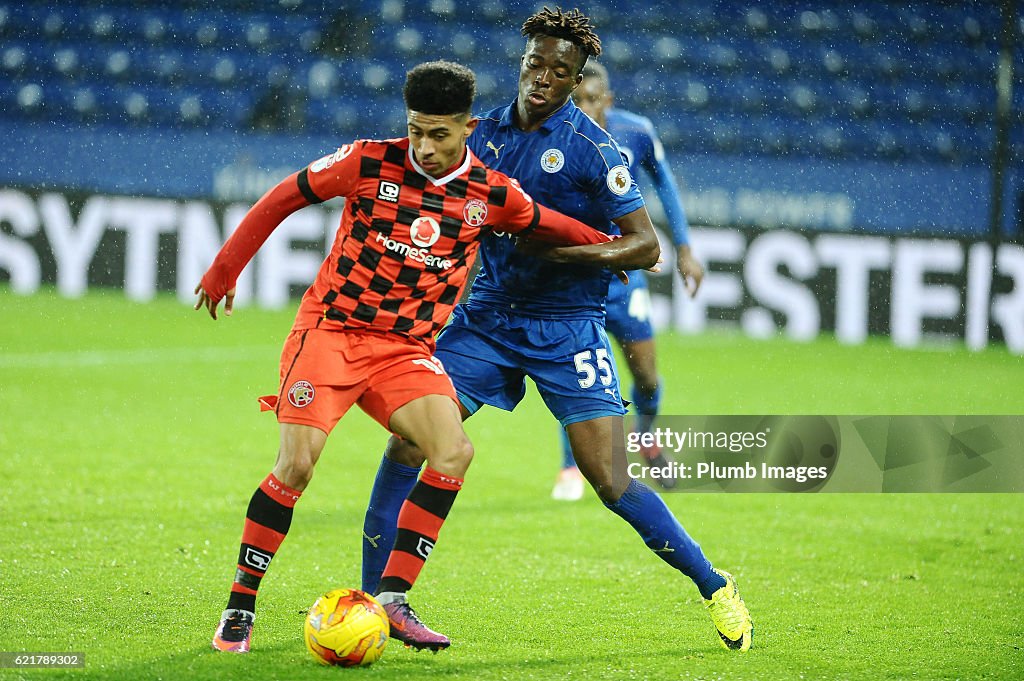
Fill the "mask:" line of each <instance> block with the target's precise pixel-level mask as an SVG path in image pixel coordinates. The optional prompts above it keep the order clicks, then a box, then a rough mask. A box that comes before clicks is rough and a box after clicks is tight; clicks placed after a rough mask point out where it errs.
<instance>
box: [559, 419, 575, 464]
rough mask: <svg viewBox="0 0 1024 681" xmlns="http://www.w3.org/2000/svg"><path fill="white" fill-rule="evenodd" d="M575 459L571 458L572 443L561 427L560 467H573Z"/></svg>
mask: <svg viewBox="0 0 1024 681" xmlns="http://www.w3.org/2000/svg"><path fill="white" fill-rule="evenodd" d="M575 467H576V459H574V458H572V445H570V444H569V434H568V433H566V432H565V428H562V468H575Z"/></svg>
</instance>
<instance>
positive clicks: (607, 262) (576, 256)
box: [538, 207, 661, 270]
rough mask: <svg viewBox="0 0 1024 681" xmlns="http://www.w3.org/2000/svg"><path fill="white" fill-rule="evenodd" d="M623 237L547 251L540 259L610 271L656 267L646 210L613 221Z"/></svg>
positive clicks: (655, 250)
mask: <svg viewBox="0 0 1024 681" xmlns="http://www.w3.org/2000/svg"><path fill="white" fill-rule="evenodd" d="M614 222H615V224H617V225H618V226H619V230H620V231H621V232H622V237H620V238H618V239H615V240H614V241H611V242H608V243H603V244H592V245H586V246H560V247H556V248H550V249H547V250H545V251H544V252H543V253H538V255H540V256H541V257H543V258H545V259H547V260H553V261H554V262H571V263H581V264H588V265H595V266H598V267H607V268H608V269H613V270H643V269H648V268H651V267H655V266H657V264H658V262H659V259H660V257H661V248H660V246H659V245H658V237H657V235H656V234H655V232H654V225H652V224H651V218H650V216H649V215H647V209H646V208H643V207H641V208H638V209H637V210H635V211H633V212H632V213H627V214H626V215H623V216H622V217H621V218H618V219H617V220H615V221H614Z"/></svg>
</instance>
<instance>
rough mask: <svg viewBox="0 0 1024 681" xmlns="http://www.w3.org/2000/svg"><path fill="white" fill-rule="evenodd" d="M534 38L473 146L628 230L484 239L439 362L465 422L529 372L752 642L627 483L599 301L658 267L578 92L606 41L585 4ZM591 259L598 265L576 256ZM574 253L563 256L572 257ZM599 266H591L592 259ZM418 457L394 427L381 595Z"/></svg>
mask: <svg viewBox="0 0 1024 681" xmlns="http://www.w3.org/2000/svg"><path fill="white" fill-rule="evenodd" d="M522 33H523V35H524V36H525V37H526V38H527V43H526V49H525V52H524V54H523V57H522V60H521V63H520V71H519V93H518V97H517V99H516V100H515V101H514V102H512V104H510V105H508V106H504V107H501V108H498V109H495V110H493V111H491V112H488V113H486V114H484V115H482V116H481V117H480V121H479V123H478V125H477V128H476V131H475V132H474V133H473V135H471V136H470V138H469V145H470V147H471V148H472V150H473V153H475V154H476V155H477V156H478V157H479V158H480V160H482V161H483V162H484V163H486V164H487V165H489V166H490V167H492V168H494V169H496V170H500V171H502V172H504V173H506V174H507V175H509V176H511V177H515V178H516V179H518V180H519V182H520V184H521V185H522V187H523V188H524V189H525V190H526V191H527V192H529V193H530V194H531V195H532V196H533V198H534V199H535V200H536V201H537V202H539V203H542V204H545V205H548V206H551V207H553V208H556V209H557V210H559V211H560V212H562V213H565V214H566V215H569V216H571V217H575V218H576V219H578V220H580V221H582V222H584V223H586V224H589V225H591V226H592V227H594V228H596V229H599V230H602V231H605V232H607V233H611V232H612V231H613V230H614V229H616V228H617V229H618V230H619V232H620V233H621V234H622V238H620V239H618V240H617V241H616V242H614V244H613V246H614V245H617V248H612V247H609V245H607V244H606V245H605V246H603V247H601V248H595V247H592V246H573V247H566V248H562V247H559V248H553V249H549V250H547V251H546V253H545V258H546V259H540V258H537V257H534V256H533V255H531V254H529V253H524V252H522V251H519V250H517V248H516V244H515V243H513V241H512V240H511V239H510V238H507V237H499V236H494V237H492V238H489V239H486V240H485V241H484V242H483V244H482V245H481V248H480V273H479V274H478V275H477V278H476V281H475V282H474V283H473V287H472V292H471V295H470V299H469V301H468V302H467V303H465V304H462V305H459V306H458V307H457V308H456V310H455V313H454V314H453V316H452V321H451V322H450V324H449V325H448V326H447V327H445V329H444V330H443V331H442V332H441V334H440V335H439V336H438V340H437V350H436V352H435V356H436V357H437V358H438V359H440V360H441V361H442V362H443V363H444V365H445V367H446V369H447V371H448V373H449V375H450V376H451V378H452V382H453V383H454V384H455V389H456V393H457V395H458V398H459V402H460V404H461V411H462V415H463V418H468V417H469V416H471V415H472V414H473V413H475V412H476V411H477V410H478V409H479V408H480V407H481V406H483V405H484V404H489V405H491V406H495V407H498V408H501V409H505V410H508V411H511V410H512V409H513V408H514V407H515V406H516V404H518V403H519V401H520V400H521V399H522V398H523V396H524V395H525V392H526V382H525V379H526V377H527V376H529V377H530V378H531V379H532V380H533V381H534V383H535V384H536V385H537V388H538V390H539V392H540V394H541V397H542V398H543V399H544V402H545V404H546V405H547V406H548V409H549V410H550V411H551V413H552V414H553V415H554V416H555V417H556V418H557V419H558V420H559V422H560V423H561V424H562V425H563V426H564V427H565V428H566V430H567V431H568V434H569V440H570V442H571V444H572V449H573V454H574V456H575V459H576V461H577V463H578V464H579V469H580V471H581V472H582V473H583V475H584V476H585V477H586V479H587V480H588V481H589V482H590V484H591V485H592V486H593V488H594V490H595V491H596V492H597V494H598V496H599V497H600V499H601V500H602V501H603V502H604V504H605V506H606V507H607V508H608V509H609V510H611V511H613V512H614V513H616V514H617V515H619V516H620V517H622V518H623V519H625V520H626V521H627V522H628V523H629V524H630V525H631V526H632V527H633V528H634V529H635V530H636V532H637V533H638V534H639V535H640V536H641V538H642V539H643V541H644V543H645V544H646V545H647V546H648V547H649V548H650V549H651V550H653V551H655V552H656V555H657V556H658V557H659V558H661V559H662V560H664V561H665V562H667V563H668V564H669V565H671V566H672V567H674V568H676V569H677V570H679V571H680V572H682V573H683V574H685V575H687V576H688V577H690V579H692V580H693V582H694V583H695V584H696V585H697V588H698V590H699V591H700V593H701V595H702V596H703V597H704V599H705V605H706V606H707V609H708V612H709V614H710V616H711V618H712V621H713V622H714V624H715V627H716V629H717V630H718V635H719V640H720V642H721V643H722V645H723V646H725V647H727V648H731V649H734V650H747V649H748V648H749V647H750V644H751V639H752V636H753V627H752V625H751V621H750V614H749V613H748V611H747V608H746V606H745V605H744V603H743V600H742V599H741V598H740V596H739V592H738V590H737V588H736V582H735V580H734V579H733V578H732V576H731V575H729V574H728V573H725V572H722V571H719V570H716V569H714V568H713V567H712V566H711V563H710V561H709V560H708V559H707V558H706V557H705V556H704V553H703V552H702V551H701V548H700V546H699V545H698V544H697V543H696V542H695V541H694V540H693V539H691V538H690V536H689V535H688V534H687V533H686V531H685V530H684V529H683V527H682V526H681V525H680V524H679V522H678V521H677V520H676V519H675V517H673V515H672V513H671V512H670V511H669V509H668V507H667V506H666V505H665V502H664V501H663V500H662V499H661V497H659V496H658V495H657V494H655V493H654V492H653V491H652V490H651V489H650V488H648V487H647V486H646V485H644V484H642V483H640V482H639V481H637V480H633V479H631V478H630V477H629V476H628V474H627V472H626V462H625V459H624V457H619V456H613V451H614V450H615V449H616V448H617V447H621V446H622V444H623V443H622V442H621V439H622V416H623V414H624V413H625V409H624V408H623V406H622V398H621V396H620V394H619V389H618V379H617V377H616V372H615V365H614V360H613V356H612V351H611V345H610V342H609V340H608V336H607V335H606V334H605V331H604V301H605V298H606V297H607V294H608V282H609V280H610V278H611V276H612V275H611V274H610V272H608V270H607V269H601V268H602V267H603V268H612V269H636V268H646V267H650V266H652V265H653V264H654V263H655V262H656V261H657V260H658V255H659V248H658V242H657V236H656V235H655V232H654V227H653V225H652V224H651V221H650V218H649V217H648V215H647V210H646V208H645V207H644V201H643V198H642V197H641V196H640V193H639V191H638V190H637V188H636V185H635V183H634V182H633V180H632V177H631V176H630V173H629V169H628V168H627V167H626V165H625V163H624V162H623V158H622V155H621V152H620V151H619V149H618V146H617V145H616V144H615V141H614V140H613V139H612V138H611V137H610V136H609V135H608V133H607V132H605V131H604V130H603V129H602V128H601V127H600V126H598V125H597V124H596V123H595V122H594V121H593V120H592V119H591V118H589V117H588V116H587V115H585V114H584V113H583V112H582V111H580V110H579V109H578V108H577V107H576V105H575V104H573V103H572V101H571V100H570V98H569V97H570V95H571V93H572V91H573V90H574V89H575V88H576V87H578V86H579V84H580V82H581V81H582V73H581V72H582V69H583V67H584V65H585V64H586V62H587V59H588V57H592V56H598V55H599V54H600V51H601V43H600V40H599V39H598V37H597V35H595V34H594V32H593V30H592V29H591V27H590V22H589V19H588V18H587V17H585V16H584V15H583V14H581V13H580V12H579V11H577V10H573V11H571V12H563V11H562V10H555V11H551V10H549V9H547V8H544V9H543V10H542V11H540V12H538V13H536V14H534V15H533V16H531V17H530V18H529V19H527V20H526V22H525V23H524V24H523V28H522ZM582 260H590V261H592V262H593V263H594V265H582V264H573V263H578V262H581V261H582ZM567 263H568V264H567ZM595 265H596V266H595ZM422 461H423V454H422V452H420V451H419V449H418V448H417V447H416V446H415V445H414V444H413V443H411V442H409V441H406V440H400V439H398V438H395V437H392V438H391V440H389V442H388V448H387V451H386V453H385V456H384V459H383V460H382V461H381V466H380V469H379V470H378V473H377V478H376V480H375V481H374V488H373V491H372V493H371V496H370V503H369V506H368V508H367V513H366V519H365V522H364V526H363V533H364V540H365V541H364V543H363V589H364V590H367V591H371V592H375V591H377V586H378V582H379V578H380V574H381V571H382V569H383V567H384V563H385V562H386V560H387V555H388V552H389V551H390V550H391V546H392V545H393V544H394V541H395V535H396V533H397V531H398V529H406V530H407V528H397V517H398V509H399V508H400V507H401V504H402V502H403V501H404V500H405V498H406V497H407V496H408V494H409V490H410V489H412V487H413V485H415V483H416V476H417V474H418V473H419V466H420V465H421V463H422Z"/></svg>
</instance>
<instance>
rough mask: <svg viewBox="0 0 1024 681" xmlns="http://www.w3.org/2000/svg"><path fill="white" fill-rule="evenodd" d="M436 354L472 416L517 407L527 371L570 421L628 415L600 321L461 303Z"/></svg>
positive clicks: (557, 412)
mask: <svg viewBox="0 0 1024 681" xmlns="http://www.w3.org/2000/svg"><path fill="white" fill-rule="evenodd" d="M434 357H436V358H437V359H439V360H441V362H442V363H443V364H444V368H445V371H447V372H448V375H449V376H450V377H451V379H452V383H454V384H455V392H456V393H457V394H458V396H459V401H460V402H461V403H462V406H463V407H465V409H466V410H467V411H468V412H469V413H471V414H472V413H475V412H476V411H477V410H479V409H480V407H481V406H483V405H484V404H489V405H491V406H492V407H498V408H499V409H504V410H506V411H512V410H513V409H515V406H516V405H517V404H519V402H520V401H521V400H522V399H523V396H524V395H526V377H527V376H529V377H530V378H531V379H533V382H534V383H535V384H536V385H537V389H538V390H539V391H540V394H541V397H542V398H543V399H544V403H545V404H546V405H547V407H548V409H549V410H550V411H551V413H552V414H553V415H554V416H555V418H557V419H558V421H559V423H561V424H562V425H563V426H567V425H569V424H571V423H578V422H580V421H590V420H591V419H596V418H601V417H603V416H621V415H623V414H625V413H626V410H625V409H624V408H623V406H622V396H621V394H620V393H619V379H618V372H617V371H616V370H615V358H614V355H613V354H612V349H611V344H610V342H609V340H608V334H606V333H605V331H604V327H603V326H602V324H601V322H599V321H596V320H581V319H537V318H534V317H527V316H524V315H519V314H515V313H514V312H511V311H507V310H496V309H492V308H489V307H484V306H480V305H477V306H472V307H471V306H470V305H458V306H456V308H455V311H454V313H453V314H452V319H451V321H450V322H449V323H448V326H446V327H445V328H444V330H443V331H441V334H440V335H439V336H438V338H437V349H436V350H435V351H434Z"/></svg>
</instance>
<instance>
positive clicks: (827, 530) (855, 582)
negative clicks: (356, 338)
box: [0, 289, 1024, 679]
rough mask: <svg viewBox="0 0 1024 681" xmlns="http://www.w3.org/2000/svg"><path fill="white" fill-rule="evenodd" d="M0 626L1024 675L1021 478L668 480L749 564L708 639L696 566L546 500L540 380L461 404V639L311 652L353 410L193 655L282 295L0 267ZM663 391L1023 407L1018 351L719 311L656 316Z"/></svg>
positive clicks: (264, 466) (478, 661) (0, 646)
mask: <svg viewBox="0 0 1024 681" xmlns="http://www.w3.org/2000/svg"><path fill="white" fill-rule="evenodd" d="M0 310H2V312H3V324H2V326H0V480H2V485H0V651H22V650H35V651H82V652H85V654H86V660H87V664H86V668H85V669H84V670H70V671H48V672H42V671H22V672H16V671H12V670H0V678H26V679H35V678H42V677H46V678H53V677H71V678H76V679H79V678H89V679H93V678H96V679H99V678H109V679H134V678H143V677H144V678H154V677H155V678H165V679H227V678H253V679H284V678H287V679H297V678H325V679H326V678H340V677H341V676H352V677H355V676H358V677H359V678H373V679H427V678H457V679H816V678H843V679H903V678H919V679H956V678H963V679H977V678H1007V679H1009V678H1021V676H1022V675H1024V652H1022V650H1021V646H1022V643H1021V641H1022V639H1024V625H1022V623H1021V618H1020V614H1019V613H1020V606H1021V600H1022V599H1021V594H1022V593H1024V540H1022V539H1024V537H1022V531H1021V528H1022V526H1024V497H1022V496H1021V495H982V494H978V495H938V494H934V495H864V494H861V495H854V494H849V495H841V494H822V495H806V496H800V495H784V494H774V495H728V494H675V495H667V496H666V501H667V503H668V504H669V505H670V506H671V507H672V509H673V510H674V511H675V512H676V514H677V515H678V517H679V518H680V519H681V520H682V521H683V523H684V524H685V525H686V527H687V529H688V530H689V531H690V532H691V534H693V535H694V536H695V537H696V538H697V539H698V540H699V541H700V542H701V544H702V545H703V547H704V548H705V550H706V551H707V553H708V554H709V556H710V557H711V558H712V560H714V561H715V563H716V564H718V565H720V566H722V567H724V568H726V569H729V570H730V571H732V572H733V573H734V574H736V576H737V577H738V578H739V581H740V586H741V588H742V590H743V595H744V597H745V599H746V601H747V603H748V605H749V606H750V610H751V612H752V615H753V617H754V621H755V626H756V637H755V648H754V649H753V650H752V651H751V652H750V653H749V654H747V655H736V654H730V653H727V652H726V651H723V650H721V649H720V648H719V647H718V645H717V643H716V641H715V635H714V632H713V630H712V628H711V626H710V623H709V621H708V620H707V618H706V615H705V614H704V612H703V611H702V607H701V605H700V600H699V596H698V594H697V592H696V589H695V588H693V587H692V585H690V584H689V583H688V582H687V580H685V578H680V577H679V576H677V575H676V574H674V573H673V572H672V571H671V570H670V569H669V568H667V567H666V566H665V565H664V564H662V563H661V561H659V560H658V559H657V557H656V556H654V555H653V554H651V553H650V552H648V551H647V550H646V549H645V548H644V547H643V545H642V544H641V543H640V542H639V541H638V539H637V538H636V536H635V535H634V534H633V533H632V531H631V530H630V529H629V528H628V527H627V526H626V525H625V524H624V523H622V522H621V521H620V520H618V519H617V518H616V517H614V516H613V515H612V514H610V513H608V512H607V511H606V510H604V509H603V508H602V507H601V505H600V504H599V503H598V502H597V501H596V498H595V497H594V496H593V494H591V493H588V498H587V499H586V500H585V501H584V502H580V503H578V504H567V505H566V504H559V503H557V502H553V501H550V500H549V498H548V494H549V491H550V485H551V483H552V482H553V479H554V476H555V473H556V471H557V467H558V453H557V440H556V431H555V423H554V421H553V419H552V418H551V417H550V416H549V415H548V414H547V412H546V411H545V410H544V407H543V405H542V403H541V402H540V400H539V398H537V397H536V395H535V394H534V393H532V392H531V395H530V397H529V398H528V399H527V401H526V402H525V403H524V404H523V405H522V406H521V408H520V409H518V410H517V411H516V412H515V413H514V414H512V415H508V414H504V413H499V412H494V411H486V412H484V413H482V414H480V415H478V416H477V417H474V418H473V419H472V420H471V421H470V422H469V423H468V425H467V430H468V432H469V434H470V437H471V438H472V439H473V441H474V443H475V445H476V449H477V458H476V461H475V462H474V465H473V467H472V468H471V470H470V472H469V475H468V479H467V483H466V487H465V490H464V491H463V492H462V493H461V494H460V496H459V500H458V503H457V504H456V505H455V508H454V509H453V511H452V514H451V516H450V519H449V522H448V524H446V526H445V530H444V532H443V533H442V535H441V541H440V542H439V544H438V547H437V551H435V552H434V554H433V555H432V557H431V559H430V561H429V562H428V563H427V567H426V568H425V570H424V572H423V576H422V579H421V580H420V582H419V583H418V584H417V586H416V589H415V590H414V591H413V596H414V603H415V604H416V605H417V606H418V609H419V610H420V611H421V613H422V614H423V616H424V618H425V619H427V621H428V622H429V623H430V624H431V625H433V626H436V627H437V628H439V629H440V630H442V631H445V632H446V633H448V634H449V635H450V636H451V637H452V638H453V640H454V641H455V644H454V645H453V647H452V648H451V650H449V651H447V652H445V653H443V654H439V655H436V656H434V655H429V654H427V653H423V654H415V653H412V652H410V651H408V650H405V649H403V648H400V647H399V646H397V645H396V646H394V647H392V648H390V649H389V650H388V651H387V652H386V654H385V656H384V658H383V659H382V660H381V661H380V662H379V663H378V664H376V665H374V666H373V667H371V668H368V669H365V670H340V669H324V668H320V667H318V666H316V665H315V664H314V663H313V661H312V659H311V658H310V657H309V656H308V654H307V652H306V650H305V648H304V646H303V644H302V639H301V624H302V619H303V611H304V609H305V608H306V607H308V606H309V605H310V604H311V603H312V602H313V600H314V599H315V598H316V596H317V595H318V594H319V593H320V592H321V591H324V590H326V589H327V588H330V587H336V586H355V585H358V582H359V555H358V554H359V548H360V525H361V520H362V512H363V509H364V507H365V503H366V498H367V495H368V492H369V488H370V484H371V481H372V476H373V473H374V470H375V469H376V464H377V461H378V460H379V456H380V452H381V449H382V446H383V443H384V440H385V437H384V433H383V431H381V429H380V428H379V426H377V425H376V424H375V423H373V422H372V421H371V420H370V419H368V418H367V417H365V416H364V415H363V414H361V413H357V412H355V413H352V414H350V415H349V416H348V417H346V419H345V420H344V421H343V422H342V424H341V425H340V426H339V429H338V430H336V431H335V434H334V435H333V436H332V438H331V439H330V440H329V442H328V445H327V449H326V451H325V453H324V456H323V458H322V460H321V464H320V466H319V468H318V471H317V476H316V478H315V479H314V481H313V484H312V485H311V487H310V488H309V489H308V491H307V493H306V494H305V495H304V496H303V499H302V501H301V502H300V503H299V505H298V507H297V510H296V516H295V521H294V523H293V526H292V527H293V529H292V532H291V534H290V535H289V537H288V541H287V542H286V543H285V545H284V546H283V547H282V550H281V552H280V553H279V554H278V557H277V558H276V559H275V561H274V564H273V567H272V568H271V569H270V572H269V573H268V575H267V577H266V579H265V580H264V583H263V588H262V589H261V604H260V616H259V621H258V623H257V627H256V632H255V636H254V651H253V653H252V654H250V655H248V656H229V655H218V654H214V653H212V652H211V651H210V650H209V648H208V646H209V639H210V636H211V635H212V633H213V629H214V627H215V625H216V622H217V618H218V616H219V613H220V610H221V609H222V607H223V605H224V601H225V598H226V593H227V588H228V585H229V582H230V578H231V575H232V572H233V569H234V561H235V556H236V554H237V545H238V539H239V533H240V530H241V524H242V517H243V514H244V510H245V505H246V503H247V501H248V498H249V496H250V495H251V493H252V490H253V489H254V487H255V485H256V484H257V483H258V482H259V480H260V479H262V477H263V476H264V475H265V474H266V472H267V471H268V470H269V468H270V466H271V464H272V462H273V458H274V454H275V451H276V441H277V439H276V438H277V427H276V423H275V422H274V419H273V417H272V416H270V415H269V414H260V413H259V412H258V411H257V407H256V402H255V397H256V396H257V395H260V394H265V393H267V392H273V391H274V390H275V389H276V381H277V375H276V374H277V356H278V352H279V348H280V343H281V341H282V340H283V338H284V336H285V334H286V332H287V330H288V328H289V326H290V323H291V318H292V312H291V311H287V312H267V311H258V310H254V309H240V310H239V311H238V312H237V313H236V315H235V316H234V317H233V318H230V319H222V320H221V321H219V322H216V323H213V322H211V321H210V320H209V319H208V318H205V317H204V316H202V315H200V314H199V313H194V312H192V311H191V310H190V309H189V308H188V307H186V306H182V305H180V304H178V303H177V302H175V301H173V300H171V299H169V298H160V299H158V300H156V301H154V302H152V303H149V304H145V305H143V304H135V303H129V302H127V301H126V300H124V298H123V297H122V295H121V294H120V293H116V292H111V293H93V294H90V295H88V296H87V297H85V298H83V299H80V300H65V299H61V298H58V297H57V296H56V295H54V294H52V293H44V294H40V295H37V296H33V297H28V298H20V297H16V296H13V295H12V294H11V293H9V291H7V290H5V289H0ZM659 343H660V354H659V359H660V362H661V368H662V372H663V374H664V376H665V378H666V382H667V395H666V403H665V408H664V412H665V413H766V414H777V413H825V414H830V413H838V414H928V413H931V414H1021V413H1024V389H1022V386H1024V360H1022V358H1020V357H1014V356H1012V355H1009V354H1008V353H1007V352H1006V351H1005V350H1001V349H999V348H992V349H989V350H986V351H984V352H981V353H976V354H975V353H968V352H966V351H965V350H963V349H950V350H947V351H941V352H940V351H908V350H898V349H895V348H893V347H892V346H891V345H890V344H889V343H888V342H887V341H882V340H879V341H873V342H871V343H869V344H867V345H864V346H858V347H844V346H841V345H838V344H836V343H834V342H832V341H830V340H821V341H818V342H815V343H810V344H794V343H789V342H786V341H782V340H779V341H751V340H746V339H742V338H739V337H735V336H730V335H727V334H714V335H708V336H701V337H685V336H679V335H671V334H669V335H664V336H662V337H660V338H659Z"/></svg>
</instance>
